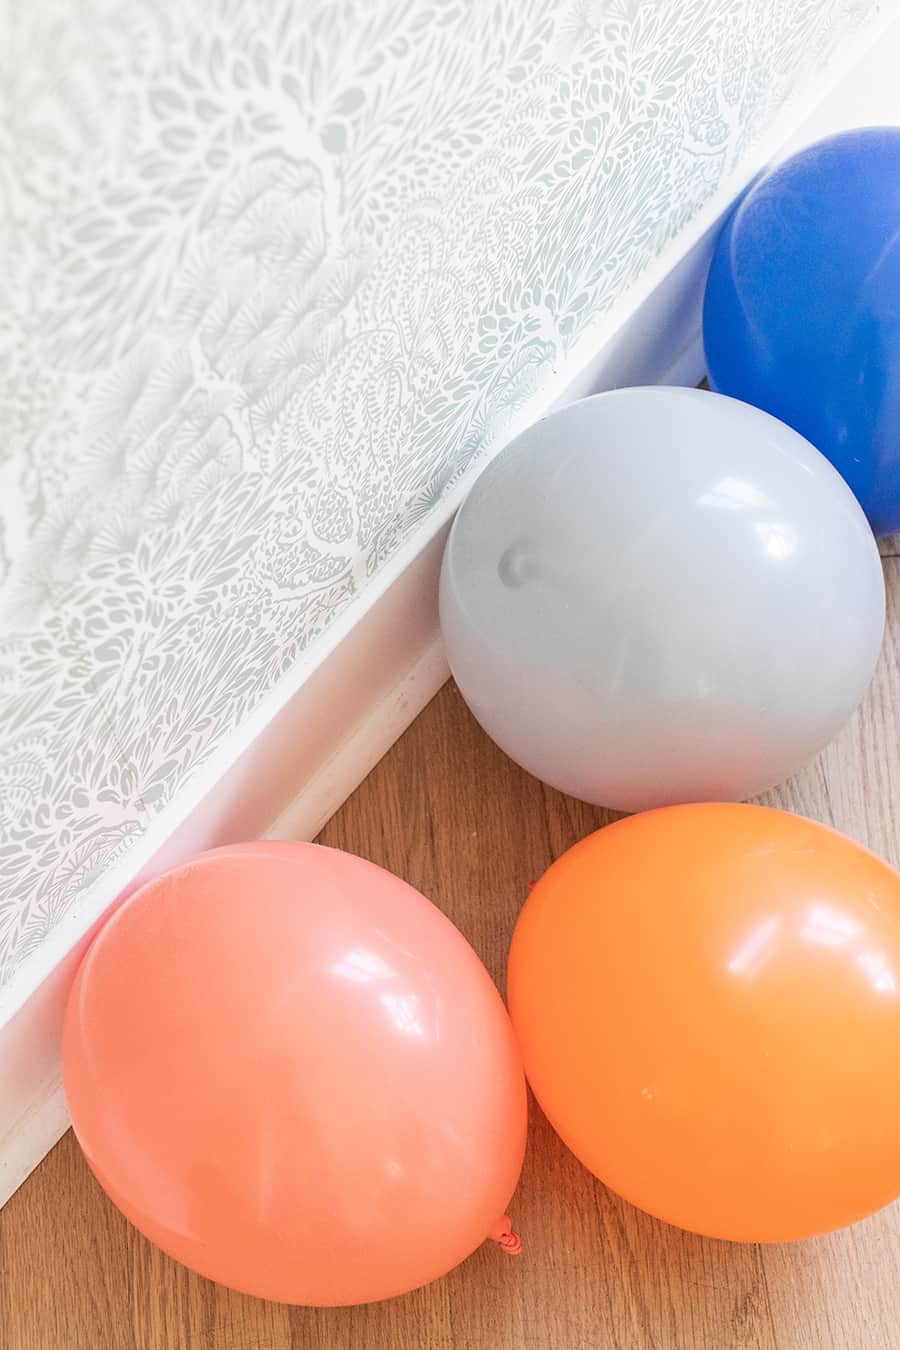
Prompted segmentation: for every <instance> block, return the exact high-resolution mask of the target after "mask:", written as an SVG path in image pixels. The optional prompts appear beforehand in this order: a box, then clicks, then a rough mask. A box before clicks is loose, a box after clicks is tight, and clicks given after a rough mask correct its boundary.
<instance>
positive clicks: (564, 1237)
mask: <svg viewBox="0 0 900 1350" xmlns="http://www.w3.org/2000/svg"><path fill="white" fill-rule="evenodd" d="M885 552H888V550H885ZM885 567H886V570H887V576H888V580H889V592H890V596H891V605H890V623H889V631H888V640H887V642H886V645H885V654H884V658H883V660H882V663H881V666H880V668H879V672H878V676H877V678H876V680H875V682H874V684H873V687H872V689H871V691H870V693H869V695H868V697H867V699H866V702H865V704H864V706H863V708H862V709H861V710H860V712H859V713H858V715H857V716H856V717H855V718H854V719H853V721H852V723H851V724H850V725H849V726H848V727H847V728H846V730H845V731H844V733H843V734H842V735H841V736H840V737H839V738H838V740H837V741H836V742H835V743H834V745H832V746H830V747H829V748H828V750H827V751H826V752H825V753H824V754H823V755H822V756H820V758H819V759H818V760H817V761H816V762H815V764H813V765H811V766H810V767H809V768H808V769H807V770H806V771H805V772H804V773H803V774H801V775H800V776H799V777H798V778H797V779H795V780H794V781H792V782H791V783H790V784H788V785H787V786H786V787H785V788H783V789H781V790H780V791H779V792H777V793H772V794H769V797H768V799H767V800H769V801H770V802H771V803H772V804H777V805H781V806H784V807H786V808H788V809H790V810H795V811H801V812H803V813H805V814H808V815H811V816H815V817H817V818H819V819H822V820H826V821H828V822H829V823H831V824H834V825H836V826H837V827H838V828H840V829H843V830H846V831H847V832H848V833H850V834H852V835H854V836H855V837H857V838H859V839H861V840H863V841H864V842H866V843H868V844H870V845H871V846H872V847H873V848H875V849H877V850H878V851H879V852H881V853H883V854H884V855H885V856H887V857H888V858H890V859H891V861H893V862H894V863H895V864H896V863H900V838H898V833H897V828H896V826H897V818H896V812H895V809H894V803H895V802H898V801H900V749H898V747H900V671H898V659H900V558H897V557H894V556H887V557H886V558H885ZM606 819H608V817H607V816H605V815H604V813H602V812H597V811H595V810H593V809H592V808H591V807H588V806H585V805H583V804H581V803H577V802H573V801H571V800H569V799H567V798H564V797H562V796H560V795H559V794H558V793H555V792H553V791H551V790H550V789H547V788H544V787H542V786H541V784H539V783H537V782H535V781H534V780H533V779H530V778H528V777H527V775H525V774H524V773H522V772H521V771H520V770H518V769H517V768H516V767H515V766H514V765H513V764H511V763H510V762H509V761H508V760H507V759H505V758H504V756H503V755H501V754H500V753H499V752H498V751H497V750H496V749H495V748H494V747H493V746H492V745H491V744H490V743H489V742H488V740H487V738H486V737H485V736H484V735H483V734H482V733H481V731H480V730H479V728H478V727H477V726H476V725H475V723H474V722H473V721H472V719H471V718H470V716H469V714H468V712H467V711H466V709H465V706H464V705H463V703H462V700H461V698H460V696H459V694H458V693H457V691H456V690H455V689H454V688H453V686H452V685H451V686H448V687H447V688H445V689H444V690H443V691H442V693H441V694H440V695H439V696H438V698H437V699H435V701H434V702H433V703H432V704H431V706H430V707H429V708H428V709H427V710H426V712H425V713H424V714H423V715H422V717H420V718H419V720H418V721H417V723H416V724H415V725H414V726H413V727H412V728H411V729H410V731H409V732H408V733H407V735H406V736H405V737H404V738H403V740H402V741H401V742H400V743H399V744H398V745H397V746H396V747H395V748H394V750H393V751H392V752H391V754H390V755H388V756H387V758H386V759H385V760H384V761H383V762H382V763H381V764H380V765H379V766H378V768H377V769H376V770H375V771H374V773H373V774H372V775H371V776H370V777H369V779H368V780H367V781H366V783H364V784H363V786H362V787H361V788H360V789H359V791H358V792H357V793H356V794H355V795H354V796H353V797H352V798H351V799H350V801H349V802H348V803H347V804H346V805H345V807H344V808H343V809H342V811H340V812H339V813H338V815H337V816H336V817H335V818H334V820H333V821H332V822H331V823H330V824H329V826H328V827H327V829H326V830H325V832H324V835H323V841H324V842H326V843H329V844H334V845H339V846H340V847H342V848H347V849H350V850H351V851H354V852H358V853H361V854H364V855H365V856H367V857H370V858H372V859H373V860H374V861H376V862H379V863H381V864H382V865H384V866H386V867H389V868H391V869H392V870H393V871H395V872H397V873H399V874H400V875H402V876H405V877H406V878H407V879H408V880H409V881H411V882H412V883H413V885H416V886H418V887H420V889H422V890H423V891H424V892H425V893H426V894H428V895H430V896H431V897H432V898H433V899H434V900H435V902H436V903H437V904H438V905H440V906H441V908H442V909H444V910H445V912H446V913H447V914H449V915H450V917H451V918H452V919H453V920H454V922H455V923H457V924H458V925H459V927H460V928H461V929H462V930H463V932H464V933H465V934H466V936H467V937H468V938H469V940H470V941H471V942H472V943H473V945H474V946H475V948H476V950H477V951H478V952H479V953H480V954H481V955H482V957H483V958H484V960H485V962H486V964H487V966H488V968H489V969H490V971H491V973H492V974H493V975H494V976H495V978H496V979H497V980H498V981H500V982H501V984H502V981H503V976H504V967H505V961H506V951H507V947H508V943H509V937H510V934H511V931H512V927H513V924H514V922H515V918H516V914H517V912H518V909H519V907H520V904H521V902H522V899H523V897H524V896H525V894H526V892H527V886H528V882H529V881H530V880H532V879H533V878H535V877H537V876H539V875H540V873H541V872H542V871H543V869H544V868H545V867H546V866H547V865H548V864H549V863H550V861H551V860H552V859H553V858H554V857H556V856H557V855H558V854H559V853H560V852H562V851H563V849H565V848H567V847H568V846H569V845H570V844H571V843H573V842H574V841H575V840H576V839H578V838H580V837H582V836H583V835H584V834H586V833H587V832H588V831H589V830H591V829H593V828H595V827H596V826H597V825H598V824H602V823H603V822H604V821H605V820H606ZM512 1212H513V1214H514V1216H515V1220H516V1225H517V1227H518V1228H519V1230H520V1231H521V1233H522V1236H523V1240H524V1243H525V1251H524V1253H523V1255H522V1257H520V1258H518V1259H516V1260H511V1259H509V1258H505V1257H503V1256H502V1255H501V1254H500V1253H499V1252H498V1251H497V1250H496V1248H494V1247H493V1246H488V1247H485V1248H483V1249H482V1250H481V1251H479V1252H478V1253H476V1255H475V1256H474V1257H473V1258H472V1259H471V1260H470V1261H468V1262H467V1263H466V1264H465V1265H464V1266H462V1267H460V1269H458V1270H457V1271H455V1272H453V1273H452V1274H451V1275H450V1276H449V1277H448V1278H447V1279H445V1280H443V1281H440V1282H439V1283H437V1284H435V1285H432V1286H430V1287H429V1288H427V1289H425V1290H420V1291H418V1292H417V1293H415V1294H412V1295H409V1296H408V1297H407V1298H403V1299H398V1300H395V1301H393V1302H390V1303H385V1304H379V1305H376V1306H373V1307H368V1308H357V1309H341V1310H334V1311H322V1310H315V1309H302V1308H284V1307H276V1306H273V1305H270V1304H265V1303H261V1302H259V1301H257V1300H254V1299H249V1298H243V1297H241V1296H239V1295H236V1294H231V1293H229V1292H228V1291H227V1290H223V1289H220V1288H218V1287H216V1286H214V1285H211V1284H209V1283H208V1282H207V1281H205V1280H202V1279H200V1278H199V1277H197V1276H194V1275H191V1274H190V1273H189V1272H187V1271H185V1270H183V1269H181V1268H180V1267H178V1266H176V1265H175V1264H174V1263H173V1262H171V1261H169V1260H168V1258H166V1257H165V1256H163V1255H162V1254H161V1253H159V1252H158V1251H156V1250H154V1249H153V1248H152V1247H151V1246H150V1244H149V1243H147V1242H145V1241H144V1239H143V1238H142V1237H140V1235H139V1234H137V1233H136V1232H135V1231H134V1230H133V1229H131V1228H130V1227H129V1225H128V1224H127V1223H126V1222H125V1220H124V1219H122V1218H121V1216H120V1215H119V1214H118V1213H117V1212H116V1211H115V1210H114V1208H113V1207H112V1205H111V1204H109V1203H108V1202H107V1200H106V1199H105V1197H104V1196H103V1194H102V1192H101V1191H100V1190H99V1187H97V1186H96V1184H95V1183H94V1182H93V1180H92V1178H91V1177H90V1174H89V1173H88V1171H87V1168H86V1166H85V1165H84V1163H83V1161H82V1159H81V1157H80V1155H79V1153H78V1150H77V1147H76V1146H75V1144H74V1141H73V1139H72V1136H71V1135H67V1136H66V1138H65V1139H64V1140H63V1141H62V1143H61V1144H60V1145H59V1146H58V1147H57V1148H56V1149H55V1150H54V1152H53V1153H52V1154H51V1155H50V1157H49V1158H47V1160H46V1161H45V1162H44V1163H43V1165H42V1166H41V1167H40V1168H39V1169H38V1170H37V1172H36V1173H35V1174H34V1176H33V1177H32V1178H31V1179H30V1180H29V1181H28V1182H27V1183H26V1185H25V1186H23V1187H22V1189H21V1190H20V1191H19V1192H18V1194H17V1195H16V1196H15V1197H14V1198H13V1199H12V1200H11V1201H10V1203H9V1204H8V1205H7V1206H6V1208H5V1209H4V1210H3V1211H2V1212H0V1346H2V1347H4V1350H5V1347H9V1348H10V1350H96V1348H98V1347H101V1346H102V1347H104V1350H344V1348H345V1347H346V1348H347V1350H351V1348H352V1350H461V1348H462V1347H465V1348H466V1350H468V1348H471V1350H482V1348H484V1350H589V1348H590V1350H595V1348H598V1350H599V1347H602V1348H603V1350H900V1327H898V1318H897V1310H898V1306H897V1305H898V1300H897V1296H896V1281H897V1274H898V1269H900V1205H895V1206H892V1207H891V1208H890V1209H888V1210H886V1211H884V1212H883V1213H882V1214H880V1215H877V1216H875V1217H874V1218H873V1219H871V1220H869V1221H868V1222H867V1223H864V1224H860V1225H857V1226H856V1227H855V1228H853V1229H850V1230H848V1231H847V1232H844V1233H840V1234H836V1235H833V1236H831V1237H828V1238H824V1239H820V1240H818V1241H815V1242H809V1243H800V1244H794V1245H791V1246H784V1247H766V1248H759V1247H752V1246H747V1247H741V1246H736V1245H731V1244H728V1243H718V1242H706V1241H704V1240H702V1239H700V1238H695V1237H692V1236H690V1235H688V1234H685V1233H680V1232H678V1231H677V1230H675V1229H671V1228H667V1227H665V1226H664V1225H663V1224H660V1223H657V1222H655V1221H654V1220H653V1219H650V1218H648V1217H647V1216H646V1215H643V1214H640V1213H638V1212H637V1211H636V1210H634V1209H632V1208H630V1207H629V1206H628V1205H626V1204H624V1203H623V1202H622V1201H620V1200H619V1199H617V1198H616V1197H615V1196H613V1195H611V1194H610V1193H609V1192H608V1191H606V1190H605V1189H604V1187H602V1186H601V1185H600V1184H599V1183H597V1182H595V1181H594V1180H593V1179H592V1178H591V1177H590V1176H589V1175H588V1173H587V1172H585V1171H584V1169H583V1168H581V1167H580V1166H579V1164H578V1163H577V1162H576V1161H575V1159H574V1158H573V1157H572V1156H571V1155H570V1154H569V1153H568V1152H567V1150H566V1149H565V1148H564V1147H563V1146H562V1144H561V1143H560V1142H559V1140H558V1139H557V1138H556V1137H555V1135H554V1134H553V1132H552V1131H551V1130H550V1128H549V1126H548V1125H547V1123H546V1122H545V1121H544V1120H543V1118H542V1117H541V1115H540V1113H539V1112H538V1111H536V1110H534V1109H533V1110H532V1130H531V1137H530V1145H529V1151H528V1158H527V1162H526V1168H525V1174H524V1176H523V1180H522V1184H521V1187H520V1189H519V1191H518V1193H517V1195H516V1198H515V1200H514V1202H513V1205H512Z"/></svg>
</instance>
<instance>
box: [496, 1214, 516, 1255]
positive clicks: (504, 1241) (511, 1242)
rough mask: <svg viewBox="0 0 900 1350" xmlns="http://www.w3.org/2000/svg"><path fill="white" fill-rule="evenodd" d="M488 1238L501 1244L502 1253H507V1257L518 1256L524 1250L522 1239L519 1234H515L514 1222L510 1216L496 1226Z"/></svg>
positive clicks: (504, 1216)
mask: <svg viewBox="0 0 900 1350" xmlns="http://www.w3.org/2000/svg"><path fill="white" fill-rule="evenodd" d="M488 1236H489V1237H490V1238H491V1239H492V1240H493V1241H494V1242H497V1243H499V1245H500V1249H501V1251H504V1252H506V1254H507V1256H518V1255H519V1252H520V1251H521V1250H522V1239H521V1238H520V1237H519V1235H518V1233H514V1232H513V1226H512V1220H511V1219H510V1217H509V1215H508V1214H504V1215H503V1218H502V1219H500V1220H498V1222H497V1223H495V1224H494V1227H493V1228H492V1229H491V1231H490V1233H489V1234H488Z"/></svg>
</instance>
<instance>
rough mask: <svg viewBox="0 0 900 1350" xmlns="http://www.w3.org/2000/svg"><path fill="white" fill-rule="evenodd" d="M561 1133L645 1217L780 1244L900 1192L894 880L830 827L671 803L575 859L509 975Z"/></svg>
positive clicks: (899, 958) (899, 998)
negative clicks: (652, 1215)
mask: <svg viewBox="0 0 900 1350" xmlns="http://www.w3.org/2000/svg"><path fill="white" fill-rule="evenodd" d="M509 1002H510V1011H511V1014H512V1018H513V1024H514V1026H515V1028H516V1032H517V1034H518V1036H519V1041H520V1044H521V1046H522V1050H523V1053H524V1058H525V1071H526V1073H527V1075H528V1078H529V1081H530V1083H531V1085H532V1087H533V1089H534V1091H535V1094H536V1096H537V1098H538V1101H539V1102H540V1104H541V1106H542V1107H543V1109H544V1111H545V1112H546V1114H547V1116H548V1117H549V1119H550V1121H551V1122H552V1124H553V1125H554V1126H555V1128H556V1130H557V1131H558V1132H559V1134H560V1135H561V1136H562V1138H563V1139H564V1140H565V1142H566V1143H567V1144H568V1145H569V1147H570V1148H571V1149H572V1150H573V1152H574V1153H575V1154H577V1156H578V1157H579V1158H580V1159H581V1161H582V1162H583V1163H584V1164H585V1166H586V1167H588V1168H590V1170H591V1171H592V1172H594V1173H595V1174H596V1175H597V1176H598V1177H600V1179H601V1180H602V1181H604V1182H606V1184H607V1185H609V1186H610V1187H611V1188H612V1189H613V1190H615V1191H618V1192H619V1193H620V1194H621V1195H623V1196H624V1197H625V1198H626V1199H627V1200H630V1201H631V1202H632V1203H633V1204H635V1205H638V1206H639V1207H640V1208H641V1209H645V1210H647V1211H648V1212H649V1213H651V1214H655V1215H656V1216H657V1217H658V1218H660V1219H665V1220H667V1221H668V1222H669V1223H673V1224H678V1225H679V1226H680V1227H682V1228H687V1229H691V1230H693V1231H694V1232H697V1233H703V1234H706V1235H708V1236H711V1237H719V1238H732V1239H735V1240H744V1241H761V1242H779V1241H785V1240H788V1239H792V1238H802V1237H808V1236H811V1235H813V1234H817V1233H824V1232H827V1231H829V1230H830V1229H834V1228H839V1227H841V1226H843V1225H844V1224H849V1223H852V1222H853V1221H854V1220H856V1219H860V1218H862V1217H863V1216H864V1215H866V1214H869V1213H871V1212H872V1211H873V1210H876V1209H878V1208H880V1207H881V1206H882V1205H885V1204H887V1203H888V1202H889V1201H891V1200H893V1199H894V1198H895V1197H896V1196H897V1195H898V1194H900V876H898V875H897V873H896V872H894V871H893V870H892V869H891V868H890V867H888V866H887V864H886V863H884V862H881V861H880V860H879V859H878V858H876V857H875V856H874V855H873V854H871V853H869V852H867V851H866V850H865V849H863V848H860V847H859V846H858V845H856V844H854V843H852V842H851V841H850V840H849V839H845V838H844V837H843V836H842V835H839V834H837V833H835V832H834V831H832V830H829V829H826V828H825V827H824V826H822V825H818V824H815V823H814V822H812V821H809V820H804V819H802V818H801V817H799V816H792V815H787V814H786V813H784V812H781V811H771V810H767V809H764V808H762V807H756V806H735V805H729V804H719V805H695V806H678V807H671V808H667V809H664V810H659V811H654V812H651V813H649V814H647V815H644V816H634V817H632V818H631V819H629V820H623V821H620V822H619V823H618V824H616V825H612V826H610V827H609V828H607V829H604V830H601V831H599V832H598V833H597V834H593V835H591V836H590V838H588V839H586V840H584V841H583V842H582V843H580V844H578V845H576V846H575V848H573V849H570V850H569V852H568V853H566V854H565V855H564V856H563V857H562V858H560V859H559V861H558V862H557V863H555V864H554V866H553V867H551V868H550V870H549V871H548V872H547V873H546V875H545V876H544V877H543V878H542V880H541V881H540V882H539V883H538V884H537V886H536V887H535V888H534V890H533V891H532V893H531V896H530V898H529V900H528V902H527V904H526V905H525V908H524V910H523V912H522V915H521V917H520V920H519V923H518V926H517V928H516V932H515V935H514V938H513V944H512V950H511V954H510V960H509Z"/></svg>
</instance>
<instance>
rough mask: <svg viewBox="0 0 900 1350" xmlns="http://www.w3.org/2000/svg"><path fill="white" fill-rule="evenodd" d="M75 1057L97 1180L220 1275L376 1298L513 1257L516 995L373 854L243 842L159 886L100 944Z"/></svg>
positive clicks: (167, 1246) (153, 1230)
mask: <svg viewBox="0 0 900 1350" xmlns="http://www.w3.org/2000/svg"><path fill="white" fill-rule="evenodd" d="M63 1054H64V1071H65V1086H66V1093H67V1095H68V1100H69V1106H70V1110H71V1114H72V1121H73V1124H74V1126H75V1133H76V1135H77V1136H78V1139H79V1142H80V1144H81V1146H82V1148H83V1150H84V1152H85V1155H86V1157H87V1160H88V1163H89V1164H90V1166H91V1168H92V1169H93V1171H94V1173H95V1174H96V1176H97V1178H98V1180H99V1181H100V1183H101V1185H102V1186H103V1187H104V1189H105V1190H106V1191H107V1193H108V1194H109V1196H110V1197H111V1198H112V1200H113V1201H114V1202H115V1203H116V1204H117V1205H118V1206H119V1208H120V1209H121V1210H122V1211H123V1212H124V1213H125V1214H126V1215H127V1217H128V1218H129V1219H130V1220H131V1221H132V1222H133V1223H134V1224H136V1225H137V1227H138V1228H140V1230H141V1231H142V1232H143V1233H144V1234H145V1235H146V1236H147V1237H149V1238H151V1239H152V1240H153V1241H154V1242H156V1243H158V1245H159V1246H160V1247H162V1248H163V1249H164V1250H165V1251H166V1252H168V1253H169V1254H170V1255H171V1256H174V1257H176V1258H177V1259H178V1260H179V1261H183V1262H184V1263H185V1264H186V1265H188V1266H190V1267H191V1268H192V1269H193V1270H196V1271H199V1272H200V1273H201V1274H203V1275H207V1276H209V1277H210V1278H211V1279H214V1280H218V1281H220V1282H221V1283H222V1284H226V1285H230V1286H231V1287H233V1288H235V1289H239V1290H241V1291H243V1292H245V1293H250V1294H256V1295H259V1296H261V1297H263V1298H269V1299H276V1300H280V1301H284V1302H290V1303H306V1304H344V1303H361V1302H365V1301H368V1300H371V1299H382V1298H387V1297H389V1296H391V1295H393V1294H399V1293H403V1292H405V1291H406V1290H409V1289H412V1288H415V1287H416V1286H418V1285H421V1284H425V1283H426V1282H427V1281H429V1280H433V1279H435V1278H436V1277H437V1276H439V1275H442V1274H444V1273H445V1272H446V1271H448V1270H449V1269H450V1268H451V1267H453V1266H455V1265H456V1264H457V1263H458V1262H460V1261H462V1260H463V1259H464V1258H465V1257H467V1256H468V1255H469V1254H470V1253H471V1252H472V1251H474V1249H475V1248H476V1247H477V1246H478V1245H479V1244H480V1243H481V1242H482V1241H483V1239H484V1238H486V1237H487V1236H488V1235H492V1236H494V1237H496V1238H497V1240H498V1241H500V1242H501V1244H502V1245H503V1246H504V1247H505V1248H506V1249H507V1250H510V1251H515V1250H516V1249H517V1245H518V1239H517V1238H516V1236H515V1234H513V1233H512V1232H511V1229H510V1225H509V1220H508V1219H506V1218H505V1216H504V1215H503V1210H504V1208H505V1207H506V1204H507V1202H508V1200H509V1198H510V1196H511V1195H512V1192H513V1190H514V1188H515V1185H516V1182H517V1180H518V1176H519V1171H520V1169H521V1165H522V1157H523V1152H524V1146H525V1128H526V1100H525V1084H524V1077H523V1073H522V1067H521V1059H520V1056H519V1053H518V1050H517V1048H516V1045H515V1040H514V1037H513V1034H512V1028H511V1026H510V1023H509V1018H508V1017H507V1014H506V1010H505V1009H504V1007H503V1003H502V1001H501V999H500V996H499V994H498V993H497V990H496V989H495V987H494V985H493V984H492V982H491V980H490V977H489V976H488V974H487V971H486V970H485V969H484V967H483V966H482V964H481V962H480V961H479V960H478V958H477V957H476V955H475V953H474V952H473V951H472V949H471V947H470V946H469V945H468V943H467V942H466V941H465V939H464V938H463V937H462V935H461V934H460V933H459V932H458V931H457V929H455V928H454V927H453V925H452V924H451V923H450V922H449V920H447V919H445V918H444V917H443V915H442V914H441V913H440V912H439V911H438V910H437V909H435V908H434V906H433V905H431V904H430V903H429V902H428V901H427V900H426V899H425V897H424V896H422V895H420V894H419V893H418V891H414V890H413V889H412V888H411V887H410V886H407V885H406V884H405V883H404V882H402V881H399V880H398V879H397V878H396V877H393V876H391V875H390V874H389V873H387V872H385V871H383V870H382V869H381V868H379V867H375V866H373V865H372V864H371V863H367V862H364V861H363V860H362V859H360V858H355V857H351V856H350V855H349V854H346V853H340V852H338V851H336V850H333V849H327V848H318V847H316V846H315V845H312V844H289V843H265V844H263V843H259V844H245V845H241V846H238V847H233V848H224V849H219V850H216V851H214V852H212V853H208V854H205V855H203V856H201V857H200V858H199V859H197V860H195V861H194V862H192V863H188V864H186V865H185V866H183V867H180V868H178V869H176V870H175V871H173V872H169V873H168V874H167V875H165V876H162V877H160V878H159V880H157V881H154V882H151V883H150V884H149V885H147V886H145V887H143V888H142V889H141V890H140V891H138V892H137V893H136V894H135V895H134V896H133V897H132V898H131V899H129V900H127V901H126V902H125V903H124V905H123V906H122V907H121V908H120V909H119V910H118V912H117V913H116V914H115V915H114V916H113V918H112V919H111V920H110V921H109V922H108V924H107V925H106V926H105V927H104V928H103V929H102V931H101V932H100V935H99V937H98V938H97V939H96V941H95V942H94V944H93V946H92V947H91V948H90V950H89V951H88V954H87V956H86V957H85V959H84V962H83V964H82V966H81V968H80V970H79V972H78V975H77V978H76V981H75V985H74V988H73V990H72V994H71V998H70V1001H69V1005H68V1009H67V1013H66V1022H65V1034H64V1047H63Z"/></svg>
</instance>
